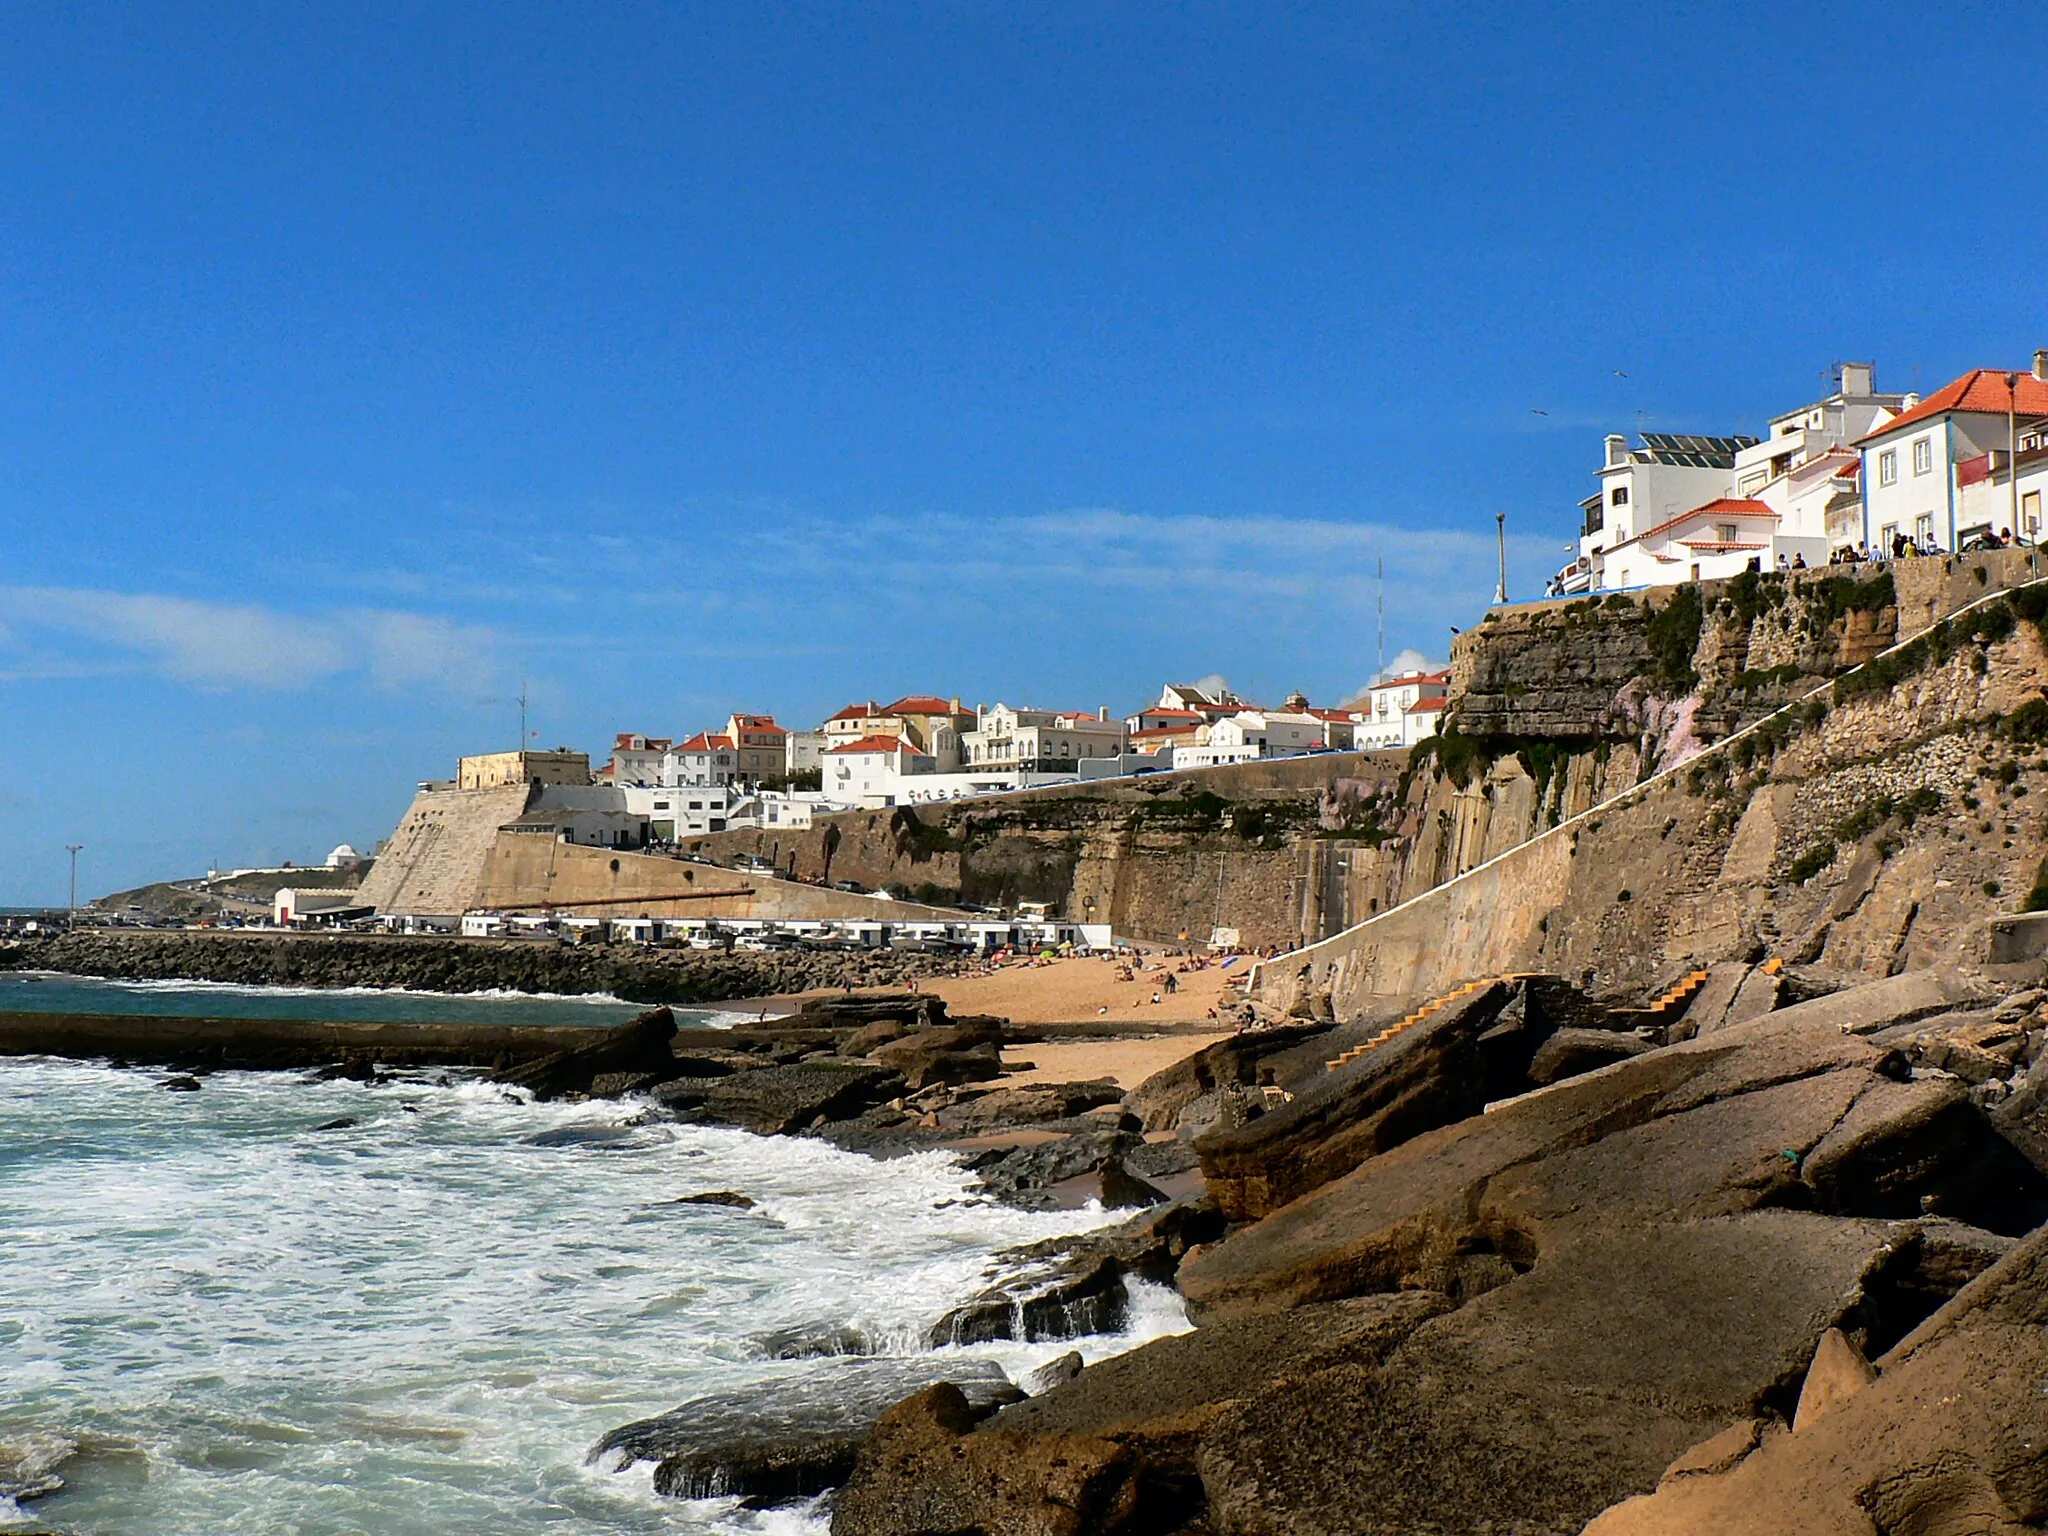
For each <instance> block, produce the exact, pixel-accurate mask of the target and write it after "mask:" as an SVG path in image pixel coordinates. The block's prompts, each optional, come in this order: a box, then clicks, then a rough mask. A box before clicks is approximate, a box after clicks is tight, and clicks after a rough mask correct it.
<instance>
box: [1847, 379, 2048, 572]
mask: <svg viewBox="0 0 2048 1536" xmlns="http://www.w3.org/2000/svg"><path fill="white" fill-rule="evenodd" d="M2044 418H2048V349H2043V350H2041V351H2038V352H2036V353H2035V354H2034V366H2033V368H2032V369H2031V370H2030V371H2029V370H2020V369H2004V368H1972V369H1971V370H1970V371H1969V372H1968V373H1966V374H1964V375H1962V377H1960V378H1958V379H1954V380H1952V381H1951V382H1949V383H1947V384H1945V385H1943V386H1942V387H1941V388H1940V389H1937V390H1936V391H1935V392H1934V393H1933V394H1931V395H1929V396H1927V398H1926V399H1924V400H1919V401H1916V402H1913V403H1912V404H1910V405H1909V406H1908V407H1907V408H1906V409H1905V410H1904V411H1902V412H1901V413H1900V414H1899V415H1897V416H1895V417H1893V418H1892V419H1891V420H1889V421H1886V422H1885V423H1883V424H1882V425H1881V426H1879V427H1877V428H1876V429H1875V430H1874V431H1872V432H1870V433H1868V434H1867V435H1865V436H1864V437H1863V438H1861V439H1860V440H1858V442H1857V443H1856V445H1855V446H1856V448H1857V450H1858V452H1859V453H1860V454H1861V455H1862V468H1861V472H1860V473H1861V480H1862V485H1863V502H1864V512H1863V526H1864V537H1865V538H1866V539H1867V540H1868V541H1869V543H1870V545H1871V547H1872V551H1873V552H1874V553H1875V552H1883V553H1887V554H1888V553H1890V551H1891V550H1892V548H1893V546H1894V542H1895V541H1896V540H1898V539H1911V540H1913V541H1914V543H1915V544H1917V545H1918V546H1919V547H1920V548H1922V549H1938V550H1957V549H1961V548H1963V547H1965V546H1966V545H1969V544H1970V543H1972V542H1974V541H1975V540H1976V539H1978V538H1980V537H1982V536H1983V535H1985V534H1987V533H1988V534H1993V535H1996V534H1999V533H2002V532H2005V531H2011V532H2012V533H2014V534H2015V535H2017V536H2019V537H2022V538H2026V539H2028V540H2034V539H2038V538H2039V537H2040V534H2041V531H2042V524H2041V502H2040V491H2041V489H2042V486H2041V485H2040V484H2038V483H2037V484H2034V485H2031V486H2030V485H2029V484H2028V483H2027V482H2028V480H2029V479H2030V475H2029V469H2030V466H2029V465H2027V464H2024V463H2020V462H2017V461H2018V459H2019V458H2020V454H2021V451H2022V450H2021V446H2020V445H2021V440H2022V438H2023V437H2024V436H2026V435H2027V434H2028V431H2029V429H2030V428H2031V427H2032V426H2033V424H2034V423H2036V422H2039V421H2040V420H2042V419H2044ZM1966 466H1968V467H1967V469H1966ZM2032 469H2033V470H2034V472H2035V473H2034V475H2033V476H2032V478H2034V479H2036V480H2038V479H2039V464H2038V462H2037V463H2036V464H2035V465H2033V466H2032ZM1978 487H1983V488H1984V489H1982V490H1978V489H1977V488H1978ZM2030 489H2031V490H2032V491H2033V492H2034V495H2035V498H2036V499H2035V500H2034V501H2032V502H2031V503H2030V502H2028V501H2027V500H2026V499H2025V493H2026V492H2027V491H2028V490H2030ZM1966 492H1974V493H1975V494H1967V495H1966V494H1965V493H1966ZM2001 501H2002V502H2003V503H2004V504H2003V506H2002V507H2001V506H2000V502H2001ZM2029 516H2032V517H2033V519H2034V526H2033V530H2032V531H2031V532H2030V531H2029V530H2028V526H2027V518H2028V517H2029ZM2015 520H2017V522H2018V525H2019V526H2017V527H2014V526H2013V525H2014V522H2015Z"/></svg>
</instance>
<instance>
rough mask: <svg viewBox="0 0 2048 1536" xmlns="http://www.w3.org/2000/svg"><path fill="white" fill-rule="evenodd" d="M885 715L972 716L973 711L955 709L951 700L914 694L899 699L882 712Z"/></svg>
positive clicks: (925, 694) (930, 695)
mask: <svg viewBox="0 0 2048 1536" xmlns="http://www.w3.org/2000/svg"><path fill="white" fill-rule="evenodd" d="M882 713H883V714H885V715H954V714H960V715H971V714H973V713H974V711H973V710H971V709H959V710H956V709H954V708H953V701H952V700H951V699H942V698H939V697H937V696H936V695H933V694H929V693H913V694H908V695H906V696H904V697H903V698H900V699H898V700H897V701H896V702H895V703H894V704H891V705H889V706H888V707H887V708H885V709H884V710H883V711H882Z"/></svg>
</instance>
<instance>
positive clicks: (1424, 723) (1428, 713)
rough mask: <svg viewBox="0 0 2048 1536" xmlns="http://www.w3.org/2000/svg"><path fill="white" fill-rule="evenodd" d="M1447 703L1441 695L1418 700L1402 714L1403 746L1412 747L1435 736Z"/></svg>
mask: <svg viewBox="0 0 2048 1536" xmlns="http://www.w3.org/2000/svg"><path fill="white" fill-rule="evenodd" d="M1446 702H1447V701H1446V700H1445V699H1444V697H1443V696H1442V695H1441V694H1439V695H1437V696H1436V697H1434V698H1421V699H1417V700H1416V701H1415V702H1414V703H1413V704H1410V705H1409V706H1408V707H1407V708H1406V709H1404V710H1403V711H1402V712H1401V745H1402V746H1404V747H1412V746H1414V745H1415V744H1416V743H1417V742H1418V741H1420V740H1422V738H1423V737H1425V736H1434V735H1435V734H1436V731H1437V726H1438V725H1439V724H1440V723H1441V722H1442V720H1443V718H1444V705H1445V703H1446Z"/></svg>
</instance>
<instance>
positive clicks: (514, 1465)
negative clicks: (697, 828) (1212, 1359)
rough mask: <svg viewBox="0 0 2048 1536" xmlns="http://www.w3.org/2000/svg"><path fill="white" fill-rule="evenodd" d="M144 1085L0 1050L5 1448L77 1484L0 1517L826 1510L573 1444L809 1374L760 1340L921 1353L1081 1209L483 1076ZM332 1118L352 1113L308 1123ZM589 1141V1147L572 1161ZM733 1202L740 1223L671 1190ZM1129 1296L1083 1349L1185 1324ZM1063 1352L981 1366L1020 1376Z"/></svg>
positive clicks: (137, 1074)
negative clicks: (1050, 1209)
mask: <svg viewBox="0 0 2048 1536" xmlns="http://www.w3.org/2000/svg"><path fill="white" fill-rule="evenodd" d="M265 1000H266V1001H269V1000H270V999H269V997H268V996H267V995H266V998H265ZM213 1001H216V1000H215V999H210V1000H209V1011H212V1010H211V1003H212V1002H213ZM572 1006H576V1007H583V1006H587V1005H582V1004H576V1005H572ZM160 1077H161V1074H157V1073H151V1072H144V1071H131V1070H116V1069H113V1068H110V1067H106V1066H102V1065H97V1064H89V1063H77V1062H68V1061H57V1060H51V1059H46V1058H17V1059H13V1060H0V1442H5V1441H10V1440H17V1441H18V1440H20V1439H21V1438H22V1437H25V1436H29V1435H42V1436H55V1437H61V1438H62V1439H63V1440H65V1441H68V1442H70V1443H71V1444H73V1445H75V1446H76V1447H77V1449H76V1451H75V1453H74V1454H72V1455H71V1456H70V1458H69V1459H68V1460H66V1461H65V1462H64V1463H63V1464H62V1465H61V1466H60V1467H59V1469H58V1470H59V1472H60V1473H61V1475H62V1476H64V1477H65V1478H66V1480H67V1486H66V1487H65V1488H64V1489H63V1490H62V1491H61V1492H58V1493H56V1494H54V1495H52V1496H50V1497H47V1498H44V1499H40V1500H37V1501H34V1502H32V1503H30V1504H28V1505H27V1506H26V1507H25V1510H24V1511H15V1510H13V1509H12V1508H11V1507H10V1506H8V1505H7V1504H6V1503H5V1501H4V1500H0V1525H4V1524H5V1523H8V1522H9V1521H10V1520H20V1519H29V1518H33V1519H35V1520H37V1521H40V1522H42V1523H43V1524H44V1525H46V1526H48V1527H50V1528H53V1529H56V1530H61V1531H66V1532H73V1533H78V1536H187V1533H189V1536H231V1533H248V1536H257V1533H261V1536H280V1533H294V1536H345V1533H360V1536H415V1533H417V1536H427V1533H435V1536H457V1533H460V1536H470V1533H474V1536H528V1533H541V1532H547V1533H556V1536H562V1533H585V1532H588V1533H641V1532H707V1531H719V1532H726V1531H741V1530H752V1531H777V1530H792V1529H795V1528H797V1527H800V1526H805V1525H806V1524H808V1525H809V1526H810V1527H813V1528H814V1527H815V1526H816V1524H817V1523H818V1518H819V1517H818V1515H817V1512H816V1511H814V1510H808V1511H807V1510H805V1509H802V1508H799V1509H796V1510H785V1511H769V1512H765V1513H751V1512H748V1511H745V1510H742V1509H739V1508H738V1507H737V1506H736V1505H734V1504H733V1503H732V1502H731V1501H707V1502H703V1503H683V1502H678V1501H671V1500H665V1499H661V1498H659V1497H657V1496H656V1495H655V1494H654V1493H653V1492H652V1489H651V1486H650V1480H649V1477H650V1474H649V1469H648V1468H647V1467H645V1466H641V1467H639V1468H637V1469H632V1470H628V1471H625V1472H617V1473H614V1472H608V1471H605V1470H603V1469H601V1468H597V1467H593V1466H590V1465H587V1464H586V1460H585V1458H586V1455H587V1452H588V1451H589V1449H590V1447H591V1446H592V1444H593V1443H594V1442H595V1441H596V1440H597V1439H598V1438H599V1436H600V1435H602V1434H603V1433H604V1431H606V1430H607V1429H610V1428H612V1427H613V1426H615V1425H618V1424H620V1423H623V1422H626V1421H628V1420H631V1419H635V1418H639V1417H643V1416H645V1415H647V1414H650V1413H656V1412H661V1411H663V1410H666V1409H668V1408H670V1407H673V1406H674V1405H675V1404H677V1403H679V1402H681V1401H683V1400H684V1399H686V1398H688V1397H691V1396H693V1395H695V1394H697V1393H700V1392H706V1391H717V1390H725V1389H728V1388H733V1387H741V1386H745V1385H747V1384H749V1383H755V1382H761V1381H765V1380H768V1379H771V1378H773V1377H774V1376H776V1375H777V1374H779V1373H782V1372H786V1371H791V1370H797V1369H801V1368H802V1367H801V1366H800V1365H788V1364H781V1363H777V1362H772V1361H768V1360H765V1359H763V1358H762V1357H761V1353H760V1351H759V1349H758V1347H757V1346H756V1345H755V1344H754V1342H753V1341H754V1340H755V1339H756V1338H757V1336H759V1335H761V1334H763V1333H766V1332H768V1331H770V1330H774V1329H778V1328H788V1327H797V1326H803V1325H824V1326H837V1325H840V1324H853V1325H855V1326H858V1327H860V1328H862V1329H864V1330H866V1331H868V1332H869V1333H870V1334H872V1335H875V1336H877V1337H880V1338H883V1339H886V1340H890V1341H892V1348H894V1349H896V1350H902V1351H907V1350H913V1349H915V1348H916V1347H917V1342H918V1340H919V1339H920V1338H921V1336H922V1333H923V1330H924V1329H925V1328H927V1327H928V1326H929V1324H930V1323H931V1322H932V1321H934V1320H935V1319H936V1318H937V1317H938V1316H939V1315H940V1314H941V1313H943V1312H944V1311H945V1310H947V1309H948V1308H949V1307H950V1306H952V1305H955V1304H957V1303H958V1302H959V1301H960V1300H962V1299H964V1298H965V1297H966V1296H968V1295H970V1294H972V1292H973V1291H974V1290H976V1289H977V1288H978V1287H979V1286H980V1284H981V1283H982V1274H983V1270H984V1267H985V1265H986V1263H987V1260H988V1256H989V1255H990V1254H991V1253H992V1252H993V1251H994V1250H995V1249H996V1248H998V1247H1002V1246H1007V1245H1010V1244H1013V1243H1019V1242H1028V1241H1032V1240H1035V1239H1037V1238H1039V1237H1043V1236H1048V1235H1051V1234H1053V1233H1056V1232H1059V1231H1065V1230H1073V1229H1076V1228H1079V1227H1084V1226H1087V1225H1091V1224H1093V1223H1095V1222H1098V1221H1100V1220H1102V1219H1104V1218H1103V1217H1102V1216H1101V1214H1100V1213H1099V1212H1095V1211H1084V1212H1064V1213H1023V1212H1018V1211H1012V1210H1008V1209H1005V1208H1002V1207H998V1206H992V1205H986V1204H981V1203H977V1202H974V1201H972V1200H970V1199H969V1198H968V1191H967V1180H966V1178H965V1177H964V1176H963V1174H962V1173H961V1171H960V1170H959V1168H958V1166H957V1165H956V1164H955V1162H954V1161H953V1160H952V1159H951V1158H950V1157H949V1156H946V1155H944V1154H937V1153H931V1154H921V1155H918V1156H914V1157H907V1158H902V1159H899V1160H896V1161H893V1162H887V1163H883V1162H875V1161H872V1160H869V1159H866V1158H862V1157H856V1156H852V1155H849V1154H845V1153H841V1152H838V1151H835V1150H833V1149H832V1148H829V1147H826V1146H824V1145H822V1144H819V1143H815V1142H808V1141H803V1140H798V1139H792V1138H761V1137H755V1136H750V1135H747V1134H745V1133H742V1132H736V1131H726V1130H715V1129H705V1128H698V1127H688V1126H679V1125H676V1124H673V1123H668V1122H664V1121H661V1120H658V1119H654V1118H650V1116H649V1115H648V1113H647V1110H646V1107H645V1106H640V1105H635V1104H631V1103H626V1104H620V1103H590V1104H576V1105H552V1104H551V1105H534V1104H529V1103H524V1102H520V1101H519V1100H518V1099H516V1098H515V1097H513V1096H512V1095H510V1094H508V1093H507V1092H506V1091H504V1090H502V1089H499V1088H496V1087H493V1086H490V1085H488V1084H485V1083H483V1082H482V1081H480V1080H478V1079H476V1078H474V1077H464V1078H461V1079H459V1080H457V1081H456V1082H454V1084H453V1085H452V1086H436V1085H435V1084H434V1083H433V1082H432V1081H429V1080H428V1078H427V1076H426V1075H425V1074H421V1075H419V1076H418V1077H417V1078H402V1079H400V1080H399V1081H397V1082H396V1083H392V1084H387V1085H382V1086H368V1085H363V1084H357V1083H350V1082H327V1083H314V1082H309V1081H305V1080H303V1079H302V1078H300V1077H298V1076H296V1075H289V1074H258V1073H232V1072H224V1073H216V1074H214V1075H212V1076H210V1077H208V1078H207V1079H206V1080H205V1086H204V1088H203V1089H202V1090H201V1091H200V1092H197V1093H170V1092H166V1091H164V1090H163V1089H162V1088H160V1087H159V1086H158V1083H159V1081H160ZM342 1117H353V1118H355V1119H356V1120H358V1121H359V1123H358V1124H357V1125H354V1126H352V1127H348V1128H344V1129H338V1130H319V1129H316V1127H319V1126H320V1125H322V1124H323V1123H325V1122H328V1121H331V1120H334V1119H337V1118H342ZM590 1131H595V1132H601V1133H604V1134H605V1137H606V1139H605V1140H604V1141H602V1142H601V1143H597V1144H574V1143H573V1142H572V1143H571V1144H560V1143H561V1142H562V1141H563V1139H564V1138H563V1135H562V1134H561V1133H579V1132H590ZM550 1133H554V1134H552V1135H551V1134H550ZM536 1138H540V1140H536ZM548 1142H553V1143H556V1144H544V1143H548ZM724 1189H732V1190H739V1191H743V1192H744V1193H746V1194H748V1195H750V1196H752V1197H753V1198H754V1199H755V1200H757V1201H758V1202H760V1204H759V1207H758V1208H757V1209H755V1210H752V1211H739V1210H732V1209H728V1208H724V1207H718V1206H690V1205H677V1204H675V1203H674V1202H675V1201H676V1200H677V1198H678V1197H680V1196H683V1195H688V1194H692V1193H698V1192H703V1191H708V1190H724ZM1143 1313H1144V1316H1145V1317H1146V1318H1147V1321H1146V1322H1145V1323H1144V1324H1143V1326H1142V1328H1141V1329H1140V1335H1134V1336H1132V1337H1125V1338H1121V1339H1110V1340H1097V1341H1091V1342H1089V1343H1088V1344H1087V1346H1086V1347H1087V1350H1088V1352H1090V1353H1091V1354H1099V1353H1105V1352H1108V1351H1111V1350H1113V1349H1115V1348H1120V1347H1126V1346H1128V1344H1129V1343H1131V1342H1132V1341H1133V1337H1136V1336H1141V1335H1143V1334H1148V1333H1151V1332H1156V1331H1160V1330H1162V1329H1166V1328H1171V1327H1177V1326H1184V1322H1182V1321H1181V1320H1180V1318H1179V1314H1178V1311H1177V1308H1176V1307H1175V1306H1174V1305H1173V1304H1172V1302H1171V1300H1170V1298H1168V1297H1166V1296H1165V1295H1164V1293H1157V1294H1154V1295H1152V1296H1150V1297H1148V1298H1147V1300H1146V1303H1145V1308H1144V1309H1143ZM1065 1347H1067V1346H1064V1345H1061V1344H1046V1345H1039V1346H1025V1347H1017V1346H982V1347H979V1348H977V1349H975V1350H973V1351H971V1352H972V1353H976V1354H987V1355H993V1356H994V1357H995V1358H998V1359H1001V1360H1003V1361H1004V1362H1005V1364H1006V1365H1008V1366H1010V1367H1011V1368H1012V1370H1013V1374H1014V1373H1015V1372H1017V1371H1021V1370H1022V1369H1024V1368H1025V1367H1028V1366H1029V1365H1030V1364H1033V1363H1035V1362H1037V1361H1040V1360H1043V1359H1045V1358H1047V1357H1049V1356H1050V1355H1052V1354H1055V1353H1058V1352H1060V1351H1061V1350H1062V1349H1063V1348H1065Z"/></svg>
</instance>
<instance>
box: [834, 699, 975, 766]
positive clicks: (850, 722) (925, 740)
mask: <svg viewBox="0 0 2048 1536" xmlns="http://www.w3.org/2000/svg"><path fill="white" fill-rule="evenodd" d="M975 718H976V717H975V712H974V711H973V710H971V709H968V708H966V707H964V706H963V705H962V704H961V702H960V701H959V700H958V699H942V698H940V697H939V696H938V695H937V694H930V693H911V694H905V695H904V696H903V697H902V698H900V699H896V700H893V701H891V702H890V703H887V704H882V703H878V702H876V701H875V700H874V699H867V700H864V701H861V702H858V703H854V704H849V705H847V706H846V708H844V709H842V710H840V711H839V713H838V714H836V715H834V716H832V717H831V719H829V720H827V721H826V722H825V723H824V725H822V726H821V727H819V729H820V730H821V731H822V732H823V734H824V736H825V738H826V749H827V750H828V751H829V750H831V749H832V748H835V747H841V746H844V745H846V744H847V743H848V742H853V741H859V740H861V739H862V738H863V737H866V736H901V737H902V738H903V739H904V740H905V741H907V742H909V743H910V744H911V746H913V747H915V748H916V749H917V750H918V751H920V752H923V753H926V754H927V755H929V756H930V757H931V758H932V759H933V760H934V761H935V762H937V764H938V765H939V766H938V770H937V771H938V772H940V773H951V772H952V771H953V770H954V769H956V768H958V767H959V766H960V765H961V762H962V761H963V757H962V750H961V738H962V737H963V736H965V735H966V733H967V732H969V731H971V730H973V729H974V727H975Z"/></svg>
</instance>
